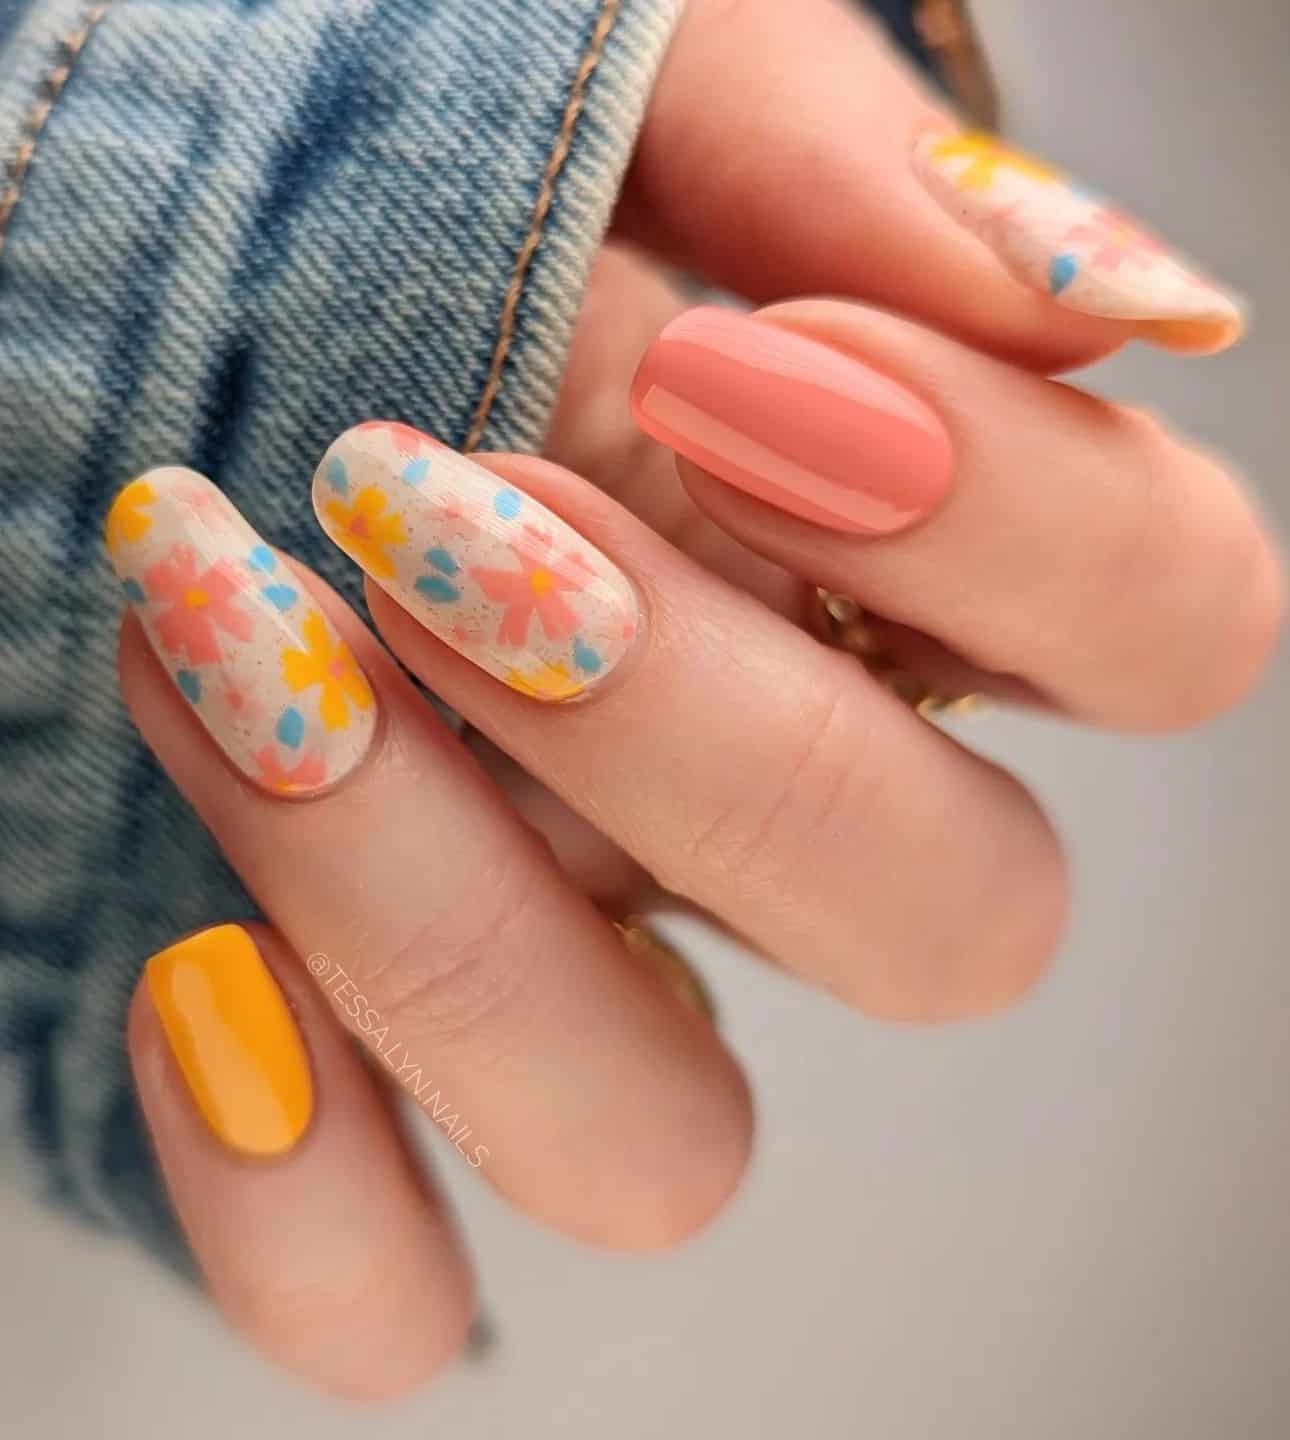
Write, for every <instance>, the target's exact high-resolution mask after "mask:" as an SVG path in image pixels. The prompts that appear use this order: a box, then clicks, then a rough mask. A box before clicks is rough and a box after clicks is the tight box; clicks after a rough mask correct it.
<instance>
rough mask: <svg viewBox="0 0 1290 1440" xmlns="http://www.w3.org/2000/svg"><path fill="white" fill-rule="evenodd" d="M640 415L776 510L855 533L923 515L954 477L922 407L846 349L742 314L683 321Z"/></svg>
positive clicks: (639, 406)
mask: <svg viewBox="0 0 1290 1440" xmlns="http://www.w3.org/2000/svg"><path fill="white" fill-rule="evenodd" d="M631 403H632V413H633V415H634V416H635V417H636V423H637V424H638V425H639V426H640V427H641V429H642V430H644V431H645V432H646V434H648V435H652V436H653V437H654V438H655V439H656V440H660V441H662V443H663V444H664V445H667V446H669V447H670V448H671V449H673V450H675V451H676V452H677V453H678V454H680V455H684V456H685V457H686V458H687V459H688V460H692V461H693V462H694V463H695V464H696V465H699V466H701V467H702V468H703V469H705V470H707V471H709V472H710V473H711V474H713V475H715V476H716V477H717V478H718V479H720V480H724V481H726V482H727V483H728V484H730V485H734V486H735V487H737V488H738V489H740V490H746V491H747V492H748V493H749V494H750V495H755V496H756V497H757V498H758V499H759V500H764V501H765V502H766V503H767V504H768V505H774V506H776V507H777V508H778V509H780V510H784V511H787V512H788V513H789V514H790V515H797V516H800V517H801V518H802V519H804V520H811V521H814V522H815V523H816V524H817V525H823V526H827V527H828V528H829V529H831V530H843V531H846V532H848V533H850V534H855V535H885V534H889V533H891V532H892V531H895V530H900V529H903V528H904V527H905V526H907V525H910V524H912V523H913V522H914V521H915V520H918V519H919V518H921V517H922V516H923V515H925V514H927V512H928V511H929V510H931V509H932V508H933V507H934V506H935V505H936V503H937V502H938V501H939V500H940V498H941V496H942V495H943V494H944V493H945V490H946V488H947V487H948V485H949V483H950V478H951V473H952V470H953V456H952V453H951V448H950V441H949V437H948V435H947V434H946V431H945V427H944V426H943V425H942V424H941V422H940V420H939V419H938V418H937V416H936V415H935V414H933V412H932V411H931V410H930V409H929V408H928V406H927V405H926V403H925V402H924V401H922V400H920V399H919V398H918V396H916V395H914V394H913V393H912V392H911V391H909V390H907V389H906V388H905V387H904V386H903V385H900V384H898V383H897V382H896V381H894V380H892V379H890V378H888V377H887V376H886V375H882V374H880V373H879V372H878V371H876V370H873V369H871V368H870V367H869V366H868V365H865V364H863V363H862V362H861V361H859V360H855V359H853V358H852V357H851V356H849V355H844V354H843V353H842V352H841V351H839V350H835V349H833V348H832V347H831V346H828V345H824V344H822V343H821V342H820V341H818V340H812V339H809V338H807V337H806V336H804V335H799V334H797V333H796V332H794V331H792V330H788V329H785V328H784V327H782V326H779V325H775V324H771V323H770V322H768V321H765V320H760V319H758V318H756V317H755V316H751V315H747V314H744V313H742V312H741V311H737V310H723V309H718V308H717V307H715V306H701V307H699V308H698V309H695V310H689V311H687V312H686V313H685V314H684V315H680V316H678V317H677V318H676V319H675V320H673V321H672V323H671V324H670V325H668V326H667V328H666V329H664V330H663V331H662V333H661V334H660V335H659V336H658V338H657V339H656V340H655V341H654V343H653V344H652V345H651V346H650V348H649V350H648V351H647V352H646V355H645V358H644V360H643V361H642V362H641V365H640V368H639V370H638V371H637V372H636V378H635V381H634V382H633V384H632V396H631Z"/></svg>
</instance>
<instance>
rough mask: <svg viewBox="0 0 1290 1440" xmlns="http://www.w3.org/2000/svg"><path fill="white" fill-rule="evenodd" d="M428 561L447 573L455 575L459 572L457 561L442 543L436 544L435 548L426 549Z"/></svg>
mask: <svg viewBox="0 0 1290 1440" xmlns="http://www.w3.org/2000/svg"><path fill="white" fill-rule="evenodd" d="M426 561H427V562H428V563H429V564H431V565H433V566H434V568H435V569H436V570H442V571H443V573H444V574H445V575H455V574H456V573H457V570H458V565H457V562H456V561H455V560H454V559H453V558H452V556H451V555H449V553H448V552H447V551H446V550H445V549H444V548H443V547H442V546H440V545H436V546H435V547H434V549H433V550H427V551H426Z"/></svg>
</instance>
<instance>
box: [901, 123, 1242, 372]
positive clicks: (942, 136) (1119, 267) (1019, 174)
mask: <svg viewBox="0 0 1290 1440" xmlns="http://www.w3.org/2000/svg"><path fill="white" fill-rule="evenodd" d="M914 167H915V169H916V170H917V172H918V174H919V176H920V177H921V178H922V181H923V184H924V185H926V187H927V189H928V190H929V191H930V192H931V193H932V195H933V196H934V197H935V198H936V199H937V200H938V201H939V202H940V204H941V205H942V206H943V207H944V208H945V209H946V210H947V211H948V212H949V213H950V215H952V216H953V217H954V219H956V220H957V221H959V223H960V224H962V225H965V226H966V227H967V228H968V229H969V230H971V231H972V232H973V233H974V234H976V235H977V236H979V237H980V238H981V239H982V240H984V241H985V243H986V244H987V245H988V246H989V247H990V249H991V250H993V251H994V253H995V254H996V255H997V256H998V258H999V259H1000V260H1001V261H1002V262H1003V264H1004V265H1005V266H1006V267H1007V269H1008V270H1009V271H1010V272H1011V274H1012V275H1014V276H1015V277H1016V278H1017V279H1018V280H1020V281H1021V282H1022V283H1023V284H1025V285H1029V286H1031V287H1032V288H1033V289H1036V290H1042V291H1044V292H1045V293H1046V294H1048V295H1051V296H1052V297H1053V299H1054V300H1056V301H1057V303H1058V304H1059V305H1065V306H1067V307H1068V308H1069V309H1071V310H1079V311H1082V312H1083V313H1084V314H1086V315H1102V316H1106V317H1108V318H1110V319H1115V320H1136V321H1138V322H1139V327H1138V328H1139V332H1140V333H1141V334H1142V336H1143V337H1144V338H1146V339H1151V340H1155V341H1156V342H1157V343H1158V344H1161V345H1163V346H1165V347H1166V348H1168V349H1173V350H1188V351H1193V352H1195V353H1208V352H1212V351H1216V350H1222V349H1225V348H1226V347H1227V346H1228V345H1231V344H1232V343H1233V342H1234V341H1235V340H1236V339H1237V338H1238V337H1239V336H1240V333H1241V330H1242V327H1243V324H1244V320H1243V315H1242V309H1241V305H1240V302H1239V301H1238V300H1237V299H1236V297H1235V296H1234V295H1233V294H1232V293H1231V292H1230V291H1228V290H1225V289H1224V288H1223V287H1222V286H1219V285H1216V284H1215V283H1213V282H1212V281H1210V280H1207V279H1205V278H1203V277H1202V276H1201V275H1199V274H1197V272H1196V271H1195V270H1194V269H1192V267H1191V266H1190V265H1189V264H1188V263H1187V262H1185V261H1184V260H1183V259H1182V258H1181V257H1180V256H1178V255H1176V254H1174V253H1173V252H1172V251H1170V250H1169V249H1168V247H1167V246H1165V245H1164V244H1162V243H1161V241H1160V240H1158V239H1157V238H1156V237H1155V236H1154V235H1151V234H1149V233H1148V232H1147V231H1145V230H1142V229H1140V228H1139V227H1138V226H1137V225H1135V224H1134V222H1133V221H1131V220H1129V219H1127V218H1126V217H1125V216H1123V215H1121V214H1120V213H1119V212H1118V211H1117V210H1115V209H1114V208H1112V206H1110V205H1109V204H1107V202H1106V201H1105V200H1104V199H1102V198H1101V197H1100V196H1097V195H1094V194H1091V193H1090V192H1089V191H1087V190H1085V189H1083V188H1082V187H1081V186H1079V185H1077V184H1075V183H1074V182H1073V181H1071V180H1070V179H1069V178H1068V177H1066V176H1064V175H1062V174H1061V173H1060V172H1059V171H1057V170H1054V169H1053V168H1052V167H1051V166H1049V165H1046V164H1044V163H1043V162H1042V161H1040V160H1036V159H1035V158H1034V157H1033V156H1030V155H1026V154H1024V153H1022V152H1021V151H1019V150H1012V149H1010V148H1009V147H1008V146H1006V145H1004V144H1002V143H1000V141H998V140H996V139H995V138H994V137H993V136H990V135H985V134H981V133H978V132H973V131H968V132H965V133H962V134H960V133H939V134H935V133H934V134H930V135H924V136H923V137H922V138H921V139H920V140H919V141H918V144H917V145H916V147H915V150H914Z"/></svg>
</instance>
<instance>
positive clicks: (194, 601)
mask: <svg viewBox="0 0 1290 1440" xmlns="http://www.w3.org/2000/svg"><path fill="white" fill-rule="evenodd" d="M210 603H211V597H210V596H209V595H208V594H207V593H206V592H205V590H202V589H199V588H198V586H196V585H193V586H190V587H189V588H188V589H187V590H185V591H184V604H185V605H186V606H187V607H188V608H189V609H190V610H200V609H201V608H202V606H204V605H209V604H210Z"/></svg>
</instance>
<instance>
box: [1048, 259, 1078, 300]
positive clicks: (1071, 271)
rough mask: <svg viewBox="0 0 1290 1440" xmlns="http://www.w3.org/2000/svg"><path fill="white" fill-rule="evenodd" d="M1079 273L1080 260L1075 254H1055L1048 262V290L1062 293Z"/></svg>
mask: <svg viewBox="0 0 1290 1440" xmlns="http://www.w3.org/2000/svg"><path fill="white" fill-rule="evenodd" d="M1078 274H1079V261H1078V260H1077V259H1076V257H1075V256H1074V255H1069V254H1065V255H1054V256H1053V258H1052V259H1051V260H1050V261H1049V262H1048V291H1049V294H1051V295H1060V294H1061V293H1062V291H1063V290H1065V288H1066V287H1067V286H1068V285H1069V284H1070V283H1071V281H1072V280H1074V278H1075V277H1076V275H1078Z"/></svg>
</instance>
